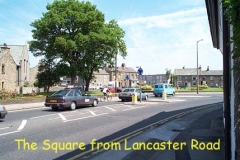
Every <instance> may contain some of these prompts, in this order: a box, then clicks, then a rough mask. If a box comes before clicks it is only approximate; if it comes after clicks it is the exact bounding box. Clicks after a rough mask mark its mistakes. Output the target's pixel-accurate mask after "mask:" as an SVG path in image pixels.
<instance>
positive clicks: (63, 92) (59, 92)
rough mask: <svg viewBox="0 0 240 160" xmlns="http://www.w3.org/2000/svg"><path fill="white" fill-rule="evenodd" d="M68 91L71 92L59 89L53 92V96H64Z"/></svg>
mask: <svg viewBox="0 0 240 160" xmlns="http://www.w3.org/2000/svg"><path fill="white" fill-rule="evenodd" d="M68 92H69V90H59V91H57V92H55V93H53V94H52V97H62V96H65V95H66V94H67V93H68Z"/></svg>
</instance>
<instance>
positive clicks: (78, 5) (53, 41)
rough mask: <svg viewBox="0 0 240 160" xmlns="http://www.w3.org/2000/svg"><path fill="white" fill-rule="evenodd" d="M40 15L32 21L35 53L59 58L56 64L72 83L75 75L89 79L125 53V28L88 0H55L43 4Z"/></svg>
mask: <svg viewBox="0 0 240 160" xmlns="http://www.w3.org/2000/svg"><path fill="white" fill-rule="evenodd" d="M46 9H47V12H46V13H43V16H42V18H40V19H38V20H35V21H34V22H33V23H31V26H32V27H33V28H34V29H33V30H32V33H33V40H32V41H31V42H30V43H29V44H30V51H31V52H32V53H33V55H34V56H45V57H46V58H49V59H53V58H54V59H59V62H58V66H59V67H60V68H61V69H62V71H64V74H65V75H66V76H69V77H71V80H72V81H71V83H72V84H74V82H75V78H76V76H77V75H78V76H81V77H83V78H86V81H89V82H90V80H91V79H92V78H93V76H92V73H93V72H94V71H98V70H99V69H101V68H102V67H103V64H104V63H110V64H113V58H114V57H115V55H116V54H118V52H120V53H121V56H123V57H125V56H126V55H127V52H126V45H125V42H124V40H123V37H124V35H125V32H124V31H123V30H122V29H121V28H120V27H119V26H118V24H117V22H116V21H115V20H111V21H109V22H108V23H106V22H105V18H104V14H103V13H102V12H100V11H99V10H98V9H97V8H96V6H95V5H92V4H91V3H90V2H79V1H77V0H55V1H54V2H53V3H52V4H48V5H47V6H46Z"/></svg>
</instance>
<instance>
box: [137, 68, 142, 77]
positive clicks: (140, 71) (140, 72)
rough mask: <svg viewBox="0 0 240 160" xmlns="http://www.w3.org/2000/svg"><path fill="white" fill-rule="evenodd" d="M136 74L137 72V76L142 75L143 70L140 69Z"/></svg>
mask: <svg viewBox="0 0 240 160" xmlns="http://www.w3.org/2000/svg"><path fill="white" fill-rule="evenodd" d="M137 72H138V74H139V75H142V74H143V69H142V68H141V67H140V68H139V69H138V71H137Z"/></svg>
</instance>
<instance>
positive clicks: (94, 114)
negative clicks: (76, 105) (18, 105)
mask: <svg viewBox="0 0 240 160" xmlns="http://www.w3.org/2000/svg"><path fill="white" fill-rule="evenodd" d="M88 112H90V113H91V114H92V115H93V116H96V115H97V114H96V113H94V112H93V111H88Z"/></svg>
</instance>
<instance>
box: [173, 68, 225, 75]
mask: <svg viewBox="0 0 240 160" xmlns="http://www.w3.org/2000/svg"><path fill="white" fill-rule="evenodd" d="M174 74H175V75H189V76H191V75H197V69H196V68H185V69H175V70H174ZM198 74H199V75H200V74H201V75H213V76H214V75H223V70H209V71H206V70H200V69H199V70H198Z"/></svg>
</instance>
